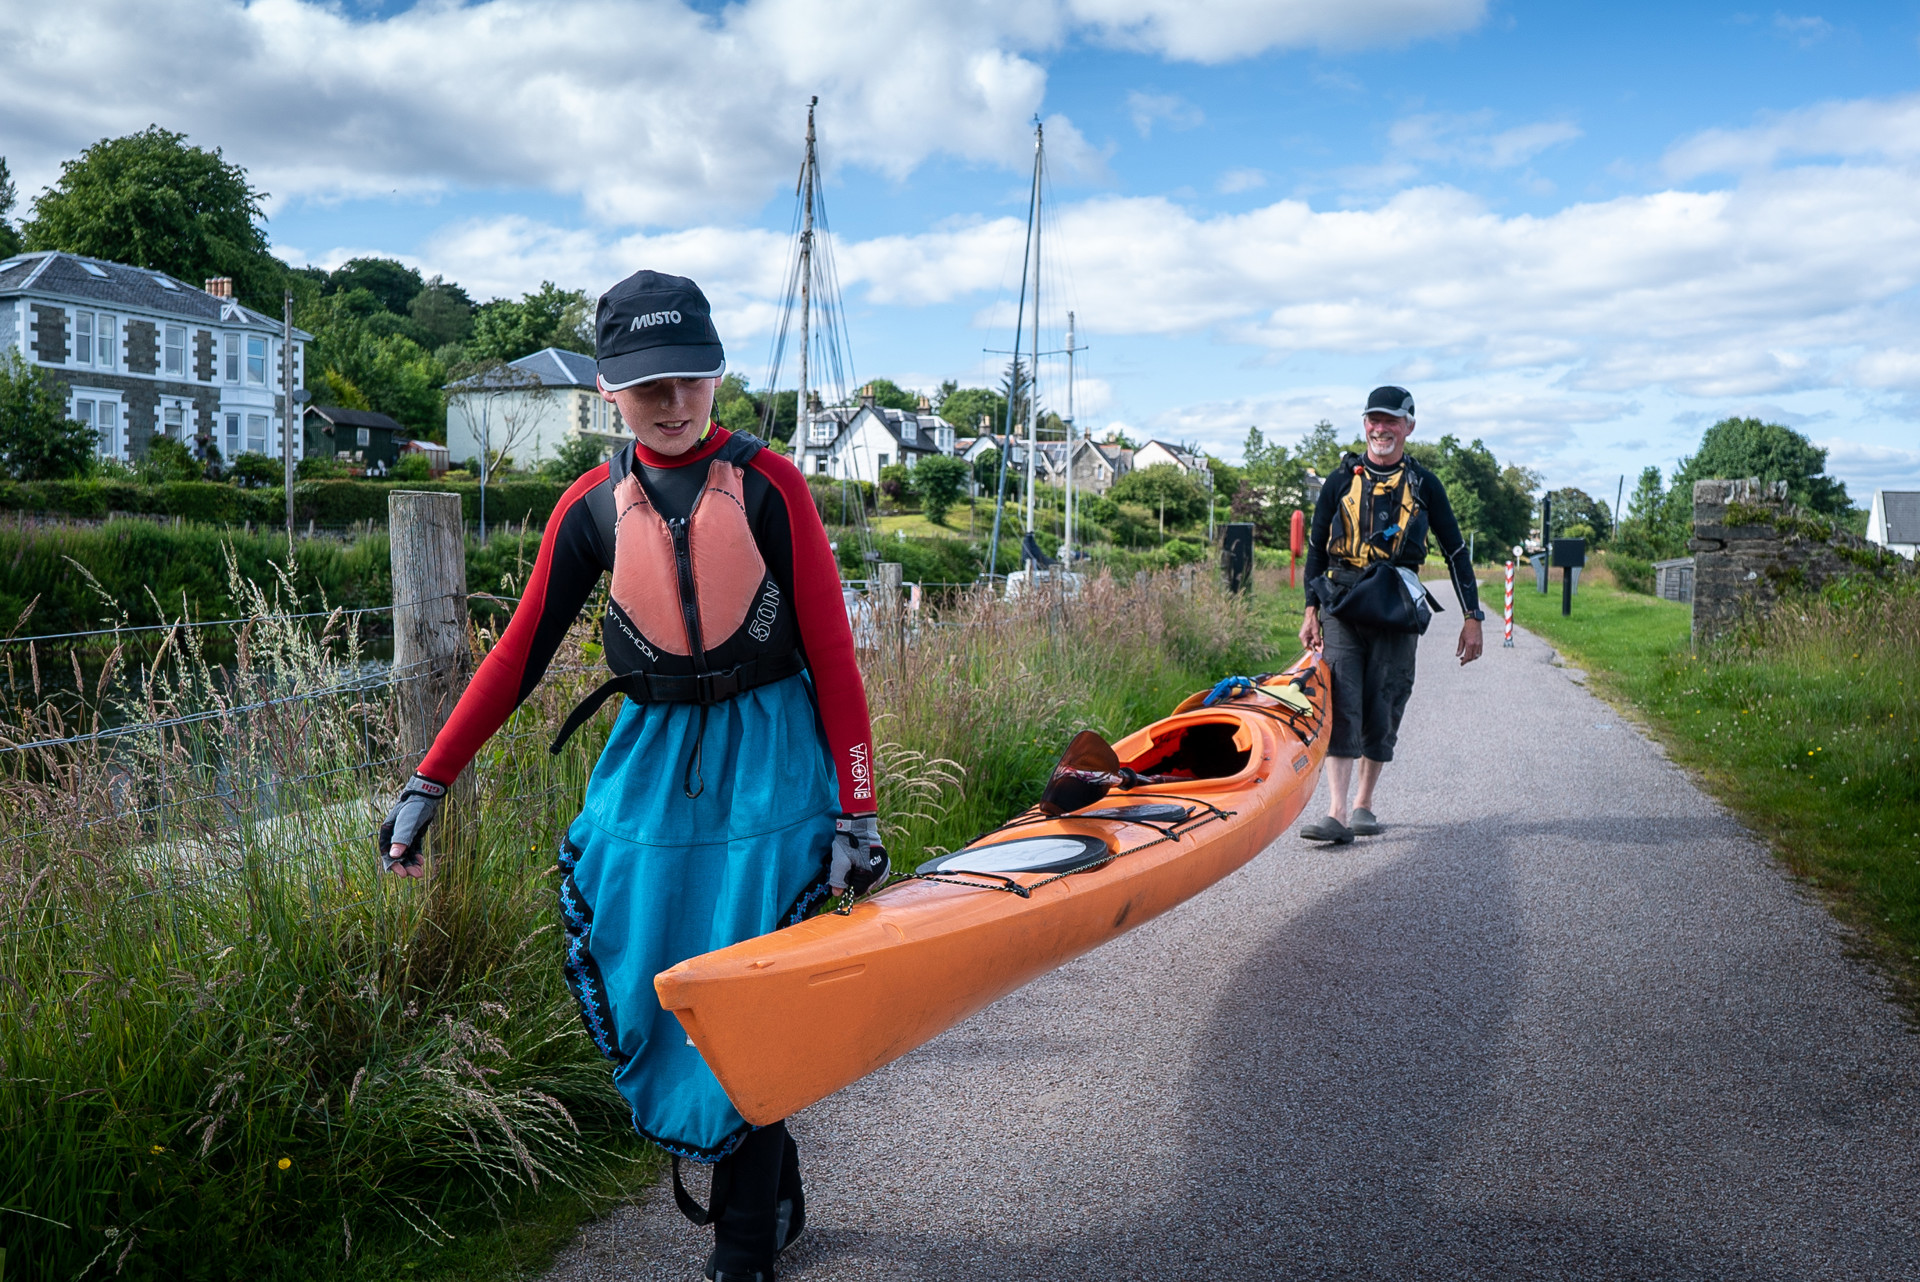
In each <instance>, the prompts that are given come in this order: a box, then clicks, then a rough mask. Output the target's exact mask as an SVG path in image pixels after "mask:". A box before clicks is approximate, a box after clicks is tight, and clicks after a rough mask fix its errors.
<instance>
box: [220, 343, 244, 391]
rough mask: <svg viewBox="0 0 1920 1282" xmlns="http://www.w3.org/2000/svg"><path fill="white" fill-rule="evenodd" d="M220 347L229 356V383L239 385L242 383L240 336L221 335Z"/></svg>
mask: <svg viewBox="0 0 1920 1282" xmlns="http://www.w3.org/2000/svg"><path fill="white" fill-rule="evenodd" d="M220 346H221V348H222V349H223V350H224V351H225V352H226V354H227V381H228V382H229V383H238V382H239V381H240V335H238V334H223V335H221V336H220Z"/></svg>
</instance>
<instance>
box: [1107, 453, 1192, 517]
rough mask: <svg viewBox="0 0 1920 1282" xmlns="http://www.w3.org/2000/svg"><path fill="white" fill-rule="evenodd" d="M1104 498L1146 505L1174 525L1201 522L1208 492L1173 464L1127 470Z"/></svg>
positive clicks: (1159, 464) (1120, 502)
mask: <svg viewBox="0 0 1920 1282" xmlns="http://www.w3.org/2000/svg"><path fill="white" fill-rule="evenodd" d="M1107 497H1108V498H1110V499H1112V500H1113V501H1114V502H1115V503H1119V504H1122V505H1124V504H1128V503H1136V504H1139V505H1140V506H1141V507H1144V508H1148V509H1150V510H1151V511H1153V512H1154V513H1155V514H1156V515H1157V516H1163V517H1164V518H1165V520H1166V523H1167V524H1168V525H1171V526H1174V527H1176V528H1177V527H1179V526H1184V525H1191V524H1193V523H1194V522H1195V521H1204V520H1205V519H1206V516H1207V491H1206V490H1205V488H1203V487H1202V486H1201V485H1200V483H1199V482H1198V481H1196V480H1194V479H1193V477H1191V476H1189V475H1187V474H1186V473H1185V472H1183V471H1181V470H1180V469H1179V468H1178V467H1175V466H1174V465H1173V464H1172V463H1156V464H1154V465H1153V466H1152V467H1149V468H1146V469H1145V470H1143V471H1139V472H1128V473H1127V474H1126V475H1125V476H1123V477H1121V478H1120V479H1119V480H1118V481H1115V482H1114V483H1113V488H1112V489H1110V490H1108V491H1107Z"/></svg>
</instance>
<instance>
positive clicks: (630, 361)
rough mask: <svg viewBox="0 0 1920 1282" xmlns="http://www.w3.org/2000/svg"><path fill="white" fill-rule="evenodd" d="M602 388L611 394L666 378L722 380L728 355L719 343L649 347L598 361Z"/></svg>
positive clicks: (597, 365)
mask: <svg viewBox="0 0 1920 1282" xmlns="http://www.w3.org/2000/svg"><path fill="white" fill-rule="evenodd" d="M595 365H596V367H597V368H598V369H599V371H600V386H601V387H602V388H603V389H604V390H606V391H609V392H617V391H619V390H620V389H621V388H623V387H634V386H637V385H638V384H641V383H652V382H657V381H658V380H660V379H663V378H719V377H720V376H721V375H722V374H724V373H726V372H727V356H726V352H725V350H724V349H722V348H721V346H720V345H719V344H718V343H703V344H701V345H700V346H698V347H649V348H647V349H646V350H644V351H639V352H626V353H624V354H622V355H619V356H609V357H607V358H606V359H604V360H601V361H596V362H595Z"/></svg>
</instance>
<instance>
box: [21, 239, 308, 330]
mask: <svg viewBox="0 0 1920 1282" xmlns="http://www.w3.org/2000/svg"><path fill="white" fill-rule="evenodd" d="M21 294H42V295H49V296H52V297H54V298H58V299H60V300H62V301H66V302H75V303H95V304H98V305H101V306H104V307H108V308H112V309H114V310H116V311H120V310H126V309H133V310H136V311H146V312H159V313H162V314H163V315H167V316H174V317H178V318H180V319H182V320H190V321H198V322H200V323H201V324H203V325H244V326H247V327H249V328H265V329H271V330H274V331H276V332H278V331H279V329H280V327H281V321H280V319H279V318H278V317H274V316H265V315H262V314H261V313H259V312H256V311H254V310H253V309H252V308H251V307H246V306H243V305H241V303H240V302H239V301H238V300H237V299H232V298H215V297H214V296H213V295H212V294H209V293H207V292H206V291H205V290H204V289H201V288H200V287H198V286H197V285H189V284H187V283H186V282H185V281H183V280H180V279H178V278H176V277H173V276H169V275H167V273H165V272H162V271H155V270H153V269H152V268H148V267H131V266H129V265H127V264H126V263H116V262H111V261H109V260H107V259H105V258H87V257H84V256H82V255H80V254H69V253H65V252H62V251H58V250H43V251H40V252H38V253H32V254H19V255H16V256H14V257H12V258H8V259H5V260H4V261H0V298H5V297H9V296H14V297H17V296H19V295H21ZM293 336H294V338H295V340H296V341H299V342H308V341H311V340H312V338H313V335H311V334H308V333H304V332H302V331H301V330H298V329H296V330H294V331H293Z"/></svg>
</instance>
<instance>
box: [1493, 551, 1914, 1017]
mask: <svg viewBox="0 0 1920 1282" xmlns="http://www.w3.org/2000/svg"><path fill="white" fill-rule="evenodd" d="M1552 586H1553V589H1554V590H1553V591H1552V592H1551V593H1550V594H1549V595H1546V596H1541V595H1540V594H1539V593H1537V592H1534V591H1531V590H1528V591H1520V592H1516V593H1515V597H1514V617H1515V620H1516V621H1517V622H1518V623H1520V624H1521V625H1523V626H1525V627H1526V628H1528V629H1530V630H1531V631H1533V632H1535V633H1538V634H1539V635H1540V636H1542V637H1544V638H1546V639H1547V640H1548V641H1549V642H1551V643H1552V644H1553V646H1554V647H1555V648H1556V649H1558V650H1559V651H1560V652H1561V653H1563V654H1565V655H1566V656H1568V657H1569V658H1570V659H1571V660H1573V661H1574V662H1576V663H1577V664H1579V665H1580V666H1581V667H1582V668H1585V669H1586V670H1587V671H1588V672H1589V674H1590V675H1591V677H1592V679H1593V681H1594V684H1595V685H1596V686H1597V687H1598V689H1599V690H1600V691H1601V692H1603V693H1604V694H1606V695H1607V696H1609V697H1610V698H1612V699H1614V700H1615V701H1616V702H1623V703H1625V704H1627V705H1628V706H1629V707H1631V708H1632V709H1635V710H1637V711H1638V712H1639V713H1640V714H1641V716H1642V717H1643V718H1644V719H1645V721H1646V722H1647V723H1648V725H1649V726H1650V727H1651V728H1652V730H1653V731H1654V733H1655V734H1656V735H1657V736H1658V737H1659V738H1660V739H1661V741H1662V742H1663V743H1664V744H1665V745H1666V747H1667V749H1668V751H1669V753H1670V754H1671V755H1672V757H1673V758H1674V760H1676V761H1677V762H1679V763H1680V764H1682V765H1684V766H1686V767H1688V768H1689V769H1691V770H1693V771H1695V772H1696V773H1697V774H1698V776H1699V777H1700V778H1701V779H1702V780H1703V781H1704V782H1705V783H1706V785H1707V787H1708V788H1709V789H1710V790H1711V791H1712V792H1713V793H1714V794H1715V795H1716V796H1718V797H1719V798H1720V799H1721V800H1722V801H1724V802H1725V803H1726V804H1727V805H1728V806H1729V807H1731V808H1732V809H1733V810H1734V811H1735V813H1737V814H1738V815H1739V816H1740V817H1741V819H1742V820H1743V821H1744V822H1745V823H1746V824H1748V825H1749V826H1750V827H1752V828H1753V829H1754V830H1755V831H1756V832H1758V833H1760V834H1761V835H1762V836H1763V837H1765V838H1766V839H1767V841H1768V843H1769V844H1770V845H1771V846H1772V847H1773V849H1774V850H1775V852H1776V853H1777V854H1778V855H1779V857H1780V858H1781V860H1782V861H1783V862H1784V863H1785V864H1786V865H1787V867H1788V868H1789V869H1790V870H1792V871H1793V872H1794V873H1795V874H1797V875H1798V876H1801V877H1803V878H1805V879H1806V880H1807V881H1808V882H1810V883H1812V884H1813V885H1814V886H1816V887H1818V888H1819V889H1820V890H1821V891H1822V892H1823V893H1824V894H1825V896H1826V898H1827V900H1828V902H1829V903H1830V904H1831V906H1832V908H1833V910H1834V912H1835V913H1836V915H1837V916H1839V917H1840V918H1841V919H1842V920H1844V921H1846V922H1847V923H1848V924H1850V925H1852V926H1854V927H1856V928H1857V929H1858V930H1859V932H1860V934H1861V937H1862V938H1863V940H1864V941H1865V943H1866V945H1867V948H1866V951H1867V952H1868V953H1869V954H1870V955H1872V956H1873V957H1874V958H1875V959H1877V960H1878V961H1879V962H1880V963H1881V964H1883V965H1884V966H1885V967H1886V969H1887V970H1888V971H1889V973H1890V974H1891V975H1892V977H1893V978H1894V979H1895V981H1896V983H1897V985H1898V986H1899V988H1900V989H1901V991H1902V993H1903V995H1904V997H1905V1000H1906V1001H1907V1003H1908V1005H1909V1006H1910V1007H1914V1008H1916V1009H1917V1010H1920V772H1916V769H1915V766H1916V758H1920V699H1916V697H1915V695H1916V691H1915V684H1916V682H1920V662H1916V660H1920V591H1916V590H1915V588H1914V587H1913V586H1911V585H1895V586H1891V587H1890V586H1888V585H1885V584H1872V583H1848V582H1842V583H1841V584H1839V585H1836V586H1835V587H1833V588H1832V589H1830V590H1829V591H1828V592H1827V593H1825V594H1824V595H1823V596H1821V597H1818V598H1808V599H1804V600H1799V601H1793V602H1788V603H1784V604H1783V605H1782V606H1781V607H1780V608H1779V609H1777V610H1776V611H1775V613H1774V615H1773V616H1772V617H1771V618H1769V619H1767V620H1765V621H1761V622H1756V623H1752V624H1750V625H1748V626H1746V627H1745V628H1743V629H1741V630H1740V631H1739V632H1738V633H1737V634H1736V635H1735V636H1734V637H1732V638H1730V639H1728V640H1727V641H1724V642H1722V643H1720V644H1718V645H1714V646H1711V647H1708V648H1706V649H1704V650H1703V651H1702V652H1700V653H1697V654H1696V653H1694V652H1693V651H1692V650H1691V648H1690V645H1689V631H1690V620H1691V613H1690V611H1689V608H1688V607H1687V606H1685V605H1679V604H1675V603H1673V602H1668V601H1662V600H1659V599H1657V598H1653V597H1646V596H1640V595H1638V594H1634V593H1626V592H1620V591H1617V590H1613V589H1610V588H1605V587H1593V588H1589V587H1588V586H1586V585H1585V584H1584V583H1583V584H1582V587H1581V590H1580V593H1579V595H1578V596H1576V597H1575V599H1574V605H1573V614H1572V616H1571V617H1567V618H1563V617H1562V616H1561V614H1560V593H1559V583H1558V582H1557V581H1556V582H1555V583H1554V584H1553V585H1552ZM1528 587H1529V588H1531V585H1530V584H1529V585H1528ZM1498 591H1499V585H1498V584H1497V583H1494V584H1490V595H1489V599H1490V600H1494V601H1497V600H1499V597H1498V595H1497V593H1498Z"/></svg>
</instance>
